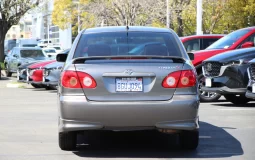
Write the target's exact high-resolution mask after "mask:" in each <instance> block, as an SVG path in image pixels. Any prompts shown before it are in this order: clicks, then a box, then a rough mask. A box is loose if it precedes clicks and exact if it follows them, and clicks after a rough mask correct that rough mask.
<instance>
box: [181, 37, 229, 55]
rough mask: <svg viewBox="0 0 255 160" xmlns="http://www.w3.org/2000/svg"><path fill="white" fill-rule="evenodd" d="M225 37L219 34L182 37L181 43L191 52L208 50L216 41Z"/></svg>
mask: <svg viewBox="0 0 255 160" xmlns="http://www.w3.org/2000/svg"><path fill="white" fill-rule="evenodd" d="M223 36H224V35H220V34H219V35H218V34H204V35H192V36H186V37H181V38H180V39H181V41H182V43H183V45H184V47H185V49H186V50H187V52H190V51H198V50H203V49H206V48H207V47H208V46H210V45H211V44H213V43H214V42H215V41H217V40H219V39H220V38H222V37H223Z"/></svg>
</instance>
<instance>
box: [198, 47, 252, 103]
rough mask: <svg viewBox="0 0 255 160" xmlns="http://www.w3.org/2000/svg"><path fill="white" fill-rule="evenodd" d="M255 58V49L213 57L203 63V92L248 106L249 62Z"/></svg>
mask: <svg viewBox="0 0 255 160" xmlns="http://www.w3.org/2000/svg"><path fill="white" fill-rule="evenodd" d="M253 58H255V48H254V47H253V48H247V49H238V50H233V51H229V52H225V53H222V54H219V55H216V56H213V57H211V58H209V59H207V60H205V61H204V62H203V68H202V69H203V74H204V76H205V81H204V82H205V84H203V85H204V86H203V87H202V88H201V89H202V91H206V92H216V93H219V94H221V95H224V97H225V98H226V99H227V100H228V101H230V102H232V103H234V104H246V103H247V102H249V101H250V99H249V98H247V97H246V96H245V93H246V87H247V84H248V81H249V78H248V73H247V68H248V67H249V64H248V62H249V61H250V60H251V59H253Z"/></svg>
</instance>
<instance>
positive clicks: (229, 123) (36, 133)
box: [0, 77, 255, 160]
mask: <svg viewBox="0 0 255 160" xmlns="http://www.w3.org/2000/svg"><path fill="white" fill-rule="evenodd" d="M14 81H15V78H14V77H13V78H11V79H7V78H4V79H3V80H0V113H1V114H0V117H1V123H0V160H79V159H83V160H84V159H105V158H107V159H129V158H130V159H235V160H247V159H249V160H254V159H255V147H254V143H255V136H254V135H255V125H254V124H255V103H254V102H250V103H249V104H247V105H245V106H235V105H233V104H231V103H229V102H226V101H225V100H224V99H221V100H220V101H219V102H214V103H202V104H201V105H200V113H199V114H200V144H199V147H198V148H197V150H196V151H183V150H181V149H179V147H178V142H176V141H175V137H174V136H173V138H172V139H171V138H170V139H168V140H172V141H171V143H170V145H168V146H165V145H163V142H164V141H166V139H161V138H162V137H160V135H158V134H157V135H155V134H154V133H151V132H150V131H147V132H137V133H128V132H124V133H122V132H117V133H110V134H109V135H107V136H105V137H104V138H105V139H104V140H105V144H104V145H103V146H102V147H98V148H92V147H89V146H87V145H85V144H84V145H80V146H79V147H78V149H77V150H76V151H73V152H71V151H62V150H60V149H59V147H58V136H57V135H58V134H57V132H58V129H57V92H56V91H47V90H45V89H34V88H32V87H30V86H29V85H23V86H22V87H21V88H9V87H10V85H9V87H7V85H8V84H10V83H12V82H14ZM81 141H82V140H81Z"/></svg>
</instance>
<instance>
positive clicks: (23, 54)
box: [20, 50, 45, 58]
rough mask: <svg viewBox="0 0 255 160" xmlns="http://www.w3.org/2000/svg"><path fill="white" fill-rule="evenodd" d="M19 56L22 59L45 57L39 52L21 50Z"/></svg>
mask: <svg viewBox="0 0 255 160" xmlns="http://www.w3.org/2000/svg"><path fill="white" fill-rule="evenodd" d="M20 56H21V57H23V58H36V57H45V55H44V54H43V52H42V51H41V50H21V51H20Z"/></svg>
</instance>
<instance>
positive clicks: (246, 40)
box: [192, 27, 255, 102]
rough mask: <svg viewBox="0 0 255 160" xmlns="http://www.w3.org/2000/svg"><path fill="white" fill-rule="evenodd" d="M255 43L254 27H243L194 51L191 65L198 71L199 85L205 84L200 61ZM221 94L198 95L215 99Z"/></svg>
mask: <svg viewBox="0 0 255 160" xmlns="http://www.w3.org/2000/svg"><path fill="white" fill-rule="evenodd" d="M254 43H255V27H249V28H243V29H239V30H237V31H234V32H232V33H230V34H228V35H226V36H224V37H223V38H221V39H219V40H218V41H216V42H215V43H213V44H212V45H210V46H209V47H208V48H206V49H205V50H202V51H196V52H194V60H193V61H192V63H193V65H194V66H195V67H196V70H197V73H198V80H199V83H200V86H203V85H204V84H205V80H204V76H203V73H202V62H203V61H204V60H206V59H208V58H210V57H212V56H214V55H217V54H220V53H223V52H226V51H230V50H234V49H239V48H249V47H254ZM220 96H221V95H219V94H217V93H210V92H202V91H201V95H200V100H201V101H207V102H209V101H216V100H218V99H219V98H220Z"/></svg>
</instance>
